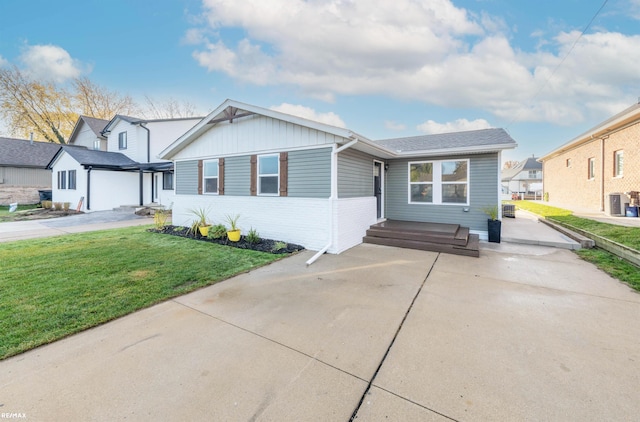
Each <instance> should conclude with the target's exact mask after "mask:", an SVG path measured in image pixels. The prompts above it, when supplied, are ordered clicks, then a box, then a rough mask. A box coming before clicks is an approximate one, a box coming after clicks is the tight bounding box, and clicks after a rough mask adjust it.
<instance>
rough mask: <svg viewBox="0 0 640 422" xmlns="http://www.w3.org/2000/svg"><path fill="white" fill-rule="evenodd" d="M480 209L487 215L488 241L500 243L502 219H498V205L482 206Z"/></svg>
mask: <svg viewBox="0 0 640 422" xmlns="http://www.w3.org/2000/svg"><path fill="white" fill-rule="evenodd" d="M482 210H483V211H484V212H485V213H486V214H487V215H488V216H489V220H487V228H488V232H489V242H493V243H500V231H501V229H502V221H500V220H498V206H497V205H494V206H492V207H484V208H483V209H482Z"/></svg>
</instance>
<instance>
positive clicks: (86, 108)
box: [73, 77, 139, 120]
mask: <svg viewBox="0 0 640 422" xmlns="http://www.w3.org/2000/svg"><path fill="white" fill-rule="evenodd" d="M73 88H74V96H73V97H74V100H75V107H76V111H78V113H80V114H82V115H84V116H89V117H96V118H98V119H106V120H109V119H111V118H113V116H115V115H116V114H124V115H131V116H134V115H137V114H139V108H138V106H137V104H136V103H135V101H133V98H131V97H130V96H129V95H121V94H119V93H117V92H115V91H111V90H109V89H107V88H104V87H101V86H99V85H96V84H95V83H93V82H91V80H90V79H89V78H87V77H81V78H76V79H74V80H73Z"/></svg>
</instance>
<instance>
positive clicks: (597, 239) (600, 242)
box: [541, 219, 640, 267]
mask: <svg viewBox="0 0 640 422" xmlns="http://www.w3.org/2000/svg"><path fill="white" fill-rule="evenodd" d="M541 221H543V222H544V223H545V224H549V225H552V224H553V225H554V226H561V227H565V228H568V229H570V230H572V231H574V232H575V233H578V234H580V235H582V236H585V237H587V238H589V239H591V240H592V241H593V242H594V244H595V246H597V247H598V248H600V249H604V250H605V251H607V252H611V253H612V254H614V255H616V256H619V257H620V258H622V259H625V260H627V261H629V262H631V263H632V264H634V265H637V266H639V267H640V251H637V250H635V249H632V248H630V247H628V246H625V245H621V244H620V243H617V242H614V241H612V240H609V239H606V238H604V237H602V236H599V235H597V234H593V233H591V232H588V231H586V230H582V229H579V228H577V227H574V226H572V225H570V224H566V223H559V222H556V221H554V222H550V221H549V220H547V219H541ZM550 223H551V224H550ZM565 234H566V233H565ZM567 235H568V234H567Z"/></svg>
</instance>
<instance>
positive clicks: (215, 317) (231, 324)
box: [172, 300, 367, 382]
mask: <svg viewBox="0 0 640 422" xmlns="http://www.w3.org/2000/svg"><path fill="white" fill-rule="evenodd" d="M172 302H174V303H176V304H178V305H180V306H183V307H185V308H187V309H191V310H192V311H195V312H198V313H199V314H202V315H205V316H207V317H209V318H212V319H215V320H217V321H220V322H221V323H223V324H226V325H229V326H231V327H234V328H237V329H239V330H242V331H244V332H246V333H249V334H252V335H254V336H257V337H260V338H261V339H264V340H267V341H268V342H271V343H274V344H277V345H278V346H281V347H284V348H285V349H289V350H291V351H292V352H295V353H298V354H300V355H303V356H306V357H308V358H309V359H312V360H314V361H316V362H318V363H321V364H323V365H325V366H328V367H329V368H332V369H335V370H336V371H340V372H342V373H343V374H346V375H349V376H351V377H353V378H356V379H358V380H360V381H363V382H367V380H366V379H364V378H362V377H359V376H357V375H355V374H352V373H351V372H348V371H345V370H344V369H342V368H338V367H337V366H334V365H332V364H330V363H328V362H325V361H323V360H322V359H318V358H317V357H315V356H313V355H310V354H308V353H305V352H303V351H301V350H298V349H294V348H293V347H291V346H288V345H286V344H284V343H281V342H279V341H277V340H274V339H272V338H269V337H266V336H263V335H262V334H260V333H256V332H255V331H251V330H249V329H247V328H244V327H241V326H239V325H236V324H234V323H232V322H229V321H225V320H224V319H221V318H218V317H217V316H214V315H211V314H208V313H206V312H204V311H201V310H200V309H196V308H194V307H192V306H189V305H185V304H184V303H181V302H178V301H176V300H172Z"/></svg>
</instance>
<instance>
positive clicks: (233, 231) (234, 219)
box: [227, 214, 240, 242]
mask: <svg viewBox="0 0 640 422" xmlns="http://www.w3.org/2000/svg"><path fill="white" fill-rule="evenodd" d="M239 218H240V214H236V215H235V216H231V215H229V214H227V222H228V223H229V230H227V238H228V239H229V240H230V241H232V242H237V241H239V240H240V229H239V228H238V219H239Z"/></svg>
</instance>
